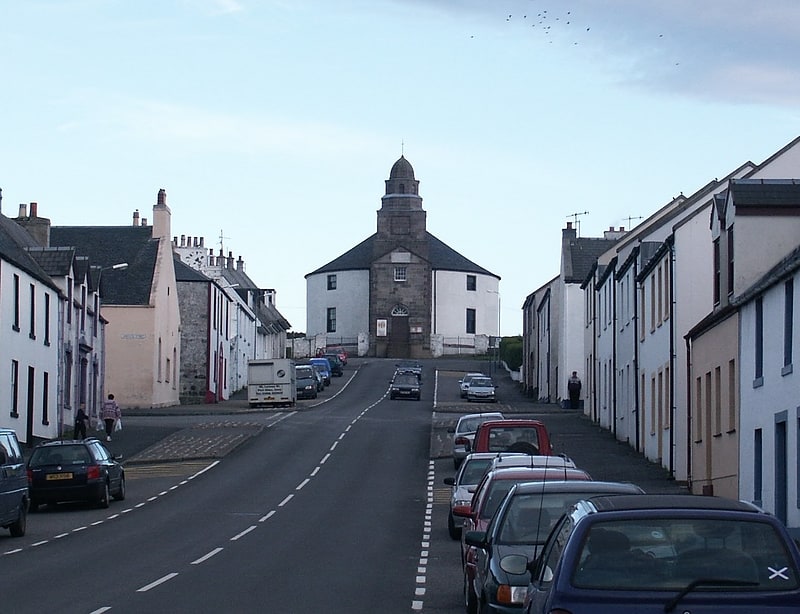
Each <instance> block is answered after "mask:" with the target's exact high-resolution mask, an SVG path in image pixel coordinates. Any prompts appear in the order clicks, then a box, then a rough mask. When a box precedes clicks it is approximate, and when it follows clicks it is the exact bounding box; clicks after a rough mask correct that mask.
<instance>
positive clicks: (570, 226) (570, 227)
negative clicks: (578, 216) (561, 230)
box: [567, 222, 572, 230]
mask: <svg viewBox="0 0 800 614" xmlns="http://www.w3.org/2000/svg"><path fill="white" fill-rule="evenodd" d="M570 229H572V222H567V230H570Z"/></svg>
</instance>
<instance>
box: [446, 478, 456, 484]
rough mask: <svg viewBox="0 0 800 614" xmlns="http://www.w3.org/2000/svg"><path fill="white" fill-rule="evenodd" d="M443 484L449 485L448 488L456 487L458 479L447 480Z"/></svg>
mask: <svg viewBox="0 0 800 614" xmlns="http://www.w3.org/2000/svg"><path fill="white" fill-rule="evenodd" d="M443 482H444V483H445V484H447V485H448V486H455V485H456V479H455V478H445V479H444V480H443Z"/></svg>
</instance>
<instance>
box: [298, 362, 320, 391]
mask: <svg viewBox="0 0 800 614" xmlns="http://www.w3.org/2000/svg"><path fill="white" fill-rule="evenodd" d="M294 373H295V377H294V380H295V386H296V387H297V398H298V399H316V398H317V394H319V390H318V385H319V380H318V379H317V374H316V373H315V372H314V367H312V366H311V365H297V366H295V368H294Z"/></svg>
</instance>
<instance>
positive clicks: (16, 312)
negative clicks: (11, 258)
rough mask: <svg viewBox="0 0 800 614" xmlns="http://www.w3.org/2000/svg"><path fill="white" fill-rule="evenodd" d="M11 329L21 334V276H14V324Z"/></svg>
mask: <svg viewBox="0 0 800 614" xmlns="http://www.w3.org/2000/svg"><path fill="white" fill-rule="evenodd" d="M11 328H13V329H14V330H15V331H17V332H19V275H14V323H13V324H12V325H11Z"/></svg>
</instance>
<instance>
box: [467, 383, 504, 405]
mask: <svg viewBox="0 0 800 614" xmlns="http://www.w3.org/2000/svg"><path fill="white" fill-rule="evenodd" d="M496 389H497V386H496V385H495V383H494V382H493V381H492V378H491V377H473V378H472V379H470V381H469V387H468V388H467V401H470V402H472V401H476V402H479V401H482V402H484V403H497V394H496V393H495V391H496Z"/></svg>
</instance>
